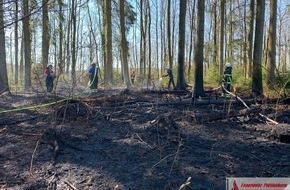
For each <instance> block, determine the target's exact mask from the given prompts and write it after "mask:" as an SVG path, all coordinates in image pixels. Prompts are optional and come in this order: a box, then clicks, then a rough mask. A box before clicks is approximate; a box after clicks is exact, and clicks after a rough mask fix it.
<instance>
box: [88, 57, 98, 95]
mask: <svg viewBox="0 0 290 190" xmlns="http://www.w3.org/2000/svg"><path fill="white" fill-rule="evenodd" d="M98 74H99V68H98V67H97V65H96V63H93V64H91V66H90V68H89V79H90V89H91V91H92V93H93V94H94V93H96V92H97V91H98Z"/></svg>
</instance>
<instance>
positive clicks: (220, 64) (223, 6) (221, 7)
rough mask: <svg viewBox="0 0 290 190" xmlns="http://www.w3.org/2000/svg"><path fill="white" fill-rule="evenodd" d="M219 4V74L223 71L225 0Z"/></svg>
mask: <svg viewBox="0 0 290 190" xmlns="http://www.w3.org/2000/svg"><path fill="white" fill-rule="evenodd" d="M220 2H221V5H220V47H219V52H220V54H219V74H220V75H223V72H224V38H225V37H224V36H225V35H224V31H225V6H226V5H225V4H226V1H225V0H221V1H220Z"/></svg>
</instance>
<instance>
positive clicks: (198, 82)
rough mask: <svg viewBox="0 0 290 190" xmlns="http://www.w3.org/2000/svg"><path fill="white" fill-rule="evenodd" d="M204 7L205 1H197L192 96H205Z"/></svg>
mask: <svg viewBox="0 0 290 190" xmlns="http://www.w3.org/2000/svg"><path fill="white" fill-rule="evenodd" d="M204 7H205V1H204V0H198V1H197V15H198V16H197V39H196V43H195V50H196V51H195V53H194V64H195V76H194V81H195V84H194V92H193V96H194V97H196V98H197V97H199V96H205V93H204V88H203V48H204Z"/></svg>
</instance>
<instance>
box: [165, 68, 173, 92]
mask: <svg viewBox="0 0 290 190" xmlns="http://www.w3.org/2000/svg"><path fill="white" fill-rule="evenodd" d="M166 72H167V74H165V75H163V76H162V77H168V78H169V81H168V86H167V88H168V90H169V89H170V86H171V84H172V86H173V89H175V84H174V80H173V74H172V70H171V68H169V67H167V68H166Z"/></svg>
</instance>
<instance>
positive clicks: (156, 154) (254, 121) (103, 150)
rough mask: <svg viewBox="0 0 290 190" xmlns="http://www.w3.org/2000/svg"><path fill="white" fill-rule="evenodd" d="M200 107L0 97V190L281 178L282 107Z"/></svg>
mask: <svg viewBox="0 0 290 190" xmlns="http://www.w3.org/2000/svg"><path fill="white" fill-rule="evenodd" d="M55 101H58V103H56V104H54V103H52V102H55ZM208 101H209V100H208V99H206V100H199V99H198V100H194V101H193V100H192V99H191V98H190V97H189V98H188V96H186V93H181V92H175V93H171V92H166V91H165V92H164V91H162V92H161V91H146V90H121V89H119V90H116V89H115V90H105V89H100V90H99V92H98V93H96V94H95V95H89V94H88V93H87V94H83V95H82V96H79V97H75V98H73V99H67V100H65V101H64V100H63V97H61V96H46V95H44V94H43V93H27V94H24V93H23V94H21V93H18V94H12V95H2V96H1V97H0V111H1V114H0V189H13V190H14V189H17V190H18V189H23V190H24V189H25V190H34V189H35V190H41V189H49V190H66V189H67V190H69V189H78V190H84V189H87V190H89V189H91V190H95V189H100V190H109V189H115V190H117V189H120V190H127V189H128V190H129V189H132V190H135V189H145V190H148V189H152V190H155V189H173V190H175V189H176V190H177V189H179V188H181V189H225V186H226V183H225V180H226V177H289V176H290V151H289V148H290V145H289V141H288V140H289V139H288V137H289V136H288V135H287V134H289V133H290V128H289V126H290V125H289V123H290V122H289V115H290V114H289V104H288V105H287V103H283V102H280V103H279V102H278V101H275V103H273V104H272V103H271V102H270V103H268V102H265V101H261V102H262V103H259V101H257V100H256V101H252V100H249V101H248V103H249V106H253V107H254V108H255V111H253V112H250V113H247V112H246V113H244V112H243V110H245V107H244V106H243V105H242V104H241V103H239V102H238V101H237V100H235V99H233V100H229V101H225V100H223V99H219V100H216V101H215V102H208ZM51 103H52V104H51ZM39 105H43V106H39ZM27 106H36V107H30V109H20V110H17V111H16V110H14V109H17V108H18V109H19V108H23V107H27ZM4 110H11V112H7V113H6V112H3V111H4ZM258 113H262V114H264V115H266V116H269V117H270V118H271V119H275V121H277V122H278V123H279V124H278V125H273V124H271V123H270V122H268V121H266V120H264V119H263V118H261V117H259V115H258ZM282 138H283V139H282ZM186 182H190V183H186ZM181 186H182V187H181Z"/></svg>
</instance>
